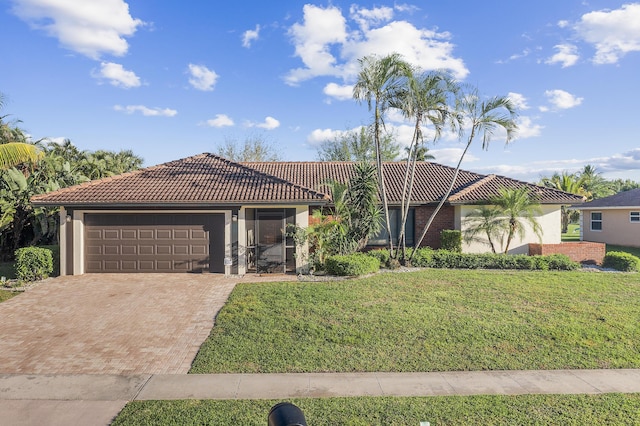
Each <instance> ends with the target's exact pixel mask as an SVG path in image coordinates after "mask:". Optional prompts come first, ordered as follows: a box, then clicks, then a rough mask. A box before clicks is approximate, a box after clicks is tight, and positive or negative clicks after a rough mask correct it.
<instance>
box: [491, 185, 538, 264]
mask: <svg viewBox="0 0 640 426" xmlns="http://www.w3.org/2000/svg"><path fill="white" fill-rule="evenodd" d="M491 202H492V203H493V204H494V205H495V206H496V208H497V210H498V211H500V212H501V215H503V216H506V220H505V221H504V222H503V223H504V226H505V227H506V229H505V231H506V245H505V248H504V253H505V254H507V253H508V252H509V246H510V245H511V242H512V241H513V238H514V237H515V236H516V235H518V236H519V237H520V238H524V236H525V234H526V232H525V229H526V227H527V225H529V226H530V227H531V229H532V230H533V232H534V233H535V234H536V236H537V237H538V238H539V239H540V240H541V239H542V227H541V226H540V224H539V223H538V220H537V219H536V216H537V215H540V214H541V213H542V212H541V210H540V205H539V204H538V203H537V202H536V201H535V200H534V199H532V198H531V196H530V195H529V190H528V189H527V188H517V189H515V188H501V189H500V195H498V196H496V197H494V198H492V199H491Z"/></svg>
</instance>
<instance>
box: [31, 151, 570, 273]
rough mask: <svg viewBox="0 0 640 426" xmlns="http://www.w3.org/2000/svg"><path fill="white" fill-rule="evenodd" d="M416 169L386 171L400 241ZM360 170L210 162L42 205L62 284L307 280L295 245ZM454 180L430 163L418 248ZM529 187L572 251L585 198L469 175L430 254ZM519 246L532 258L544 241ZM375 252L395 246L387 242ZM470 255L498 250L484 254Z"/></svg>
mask: <svg viewBox="0 0 640 426" xmlns="http://www.w3.org/2000/svg"><path fill="white" fill-rule="evenodd" d="M405 167H406V165H405V163H404V162H390V163H385V164H384V172H385V180H386V185H387V192H388V199H389V204H390V206H391V219H392V232H393V233H394V234H395V235H396V236H397V230H398V228H399V219H400V218H399V214H398V213H399V206H400V202H401V200H400V197H399V194H401V191H402V184H403V178H404V170H405ZM352 172H353V163H349V162H264V163H236V162H233V161H229V160H227V159H225V158H222V157H219V156H216V155H213V154H208V153H205V154H200V155H196V156H192V157H188V158H184V159H181V160H177V161H172V162H169V163H165V164H161V165H158V166H153V167H149V168H145V169H140V170H137V171H134V172H130V173H125V174H122V175H118V176H113V177H108V178H104V179H100V180H96V181H91V182H87V183H83V184H80V185H76V186H72V187H69V188H64V189H60V190H58V191H55V192H50V193H48V194H43V195H37V196H34V197H33V198H32V202H33V204H34V205H37V206H60V207H61V209H60V259H61V265H60V266H61V267H60V270H61V274H63V275H77V274H83V273H100V272H181V271H184V272H214V273H225V274H241V275H242V274H245V273H247V272H258V273H261V272H280V273H284V272H296V271H301V270H303V269H304V268H305V266H306V265H305V264H304V259H305V258H306V256H304V253H296V252H297V251H302V252H305V251H306V250H307V247H301V248H300V247H296V246H295V244H294V242H293V239H292V238H290V237H287V236H286V231H285V230H286V228H287V225H289V224H291V225H298V226H301V227H307V226H308V224H309V217H310V215H311V214H312V212H313V210H314V209H319V208H324V207H331V197H330V194H329V193H328V189H327V187H326V183H327V182H329V181H331V180H336V181H341V182H347V181H348V180H349V177H350V176H351V174H352ZM453 173H454V169H453V168H451V167H447V166H443V165H440V164H436V163H430V162H420V163H419V164H418V166H417V170H416V174H415V185H414V190H413V197H412V203H411V211H410V216H409V220H408V223H407V229H406V233H407V240H408V243H409V244H413V241H414V239H417V237H418V236H419V234H420V232H421V230H422V228H423V226H424V224H425V223H426V221H427V220H428V218H429V215H430V214H431V212H432V211H433V210H434V208H435V206H436V205H437V203H438V201H439V200H440V198H441V197H442V195H443V194H444V193H445V192H446V189H447V188H448V186H449V184H450V182H451V178H452V176H453ZM523 186H524V187H527V188H529V189H530V190H531V192H532V193H533V194H534V195H535V196H536V197H537V198H538V200H539V202H540V203H541V205H542V214H541V216H540V217H539V218H538V220H539V222H540V224H541V225H542V227H543V229H544V240H543V242H544V243H559V242H560V206H561V205H563V204H574V203H577V202H580V200H581V199H580V197H577V196H575V195H572V194H568V193H565V192H562V191H558V190H554V189H550V188H544V187H540V186H537V185H533V184H529V183H526V182H521V181H517V180H514V179H509V178H506V177H503V176H497V175H482V174H478V173H472V172H468V171H460V174H459V176H458V179H457V181H456V185H455V187H454V189H453V191H452V192H451V195H450V196H449V198H448V200H447V202H446V204H445V205H444V206H443V208H442V210H441V211H440V213H439V214H438V216H437V217H436V220H435V221H434V223H433V225H432V227H431V229H430V231H429V233H428V234H427V237H426V238H425V240H424V241H423V245H428V246H431V247H434V248H437V247H439V244H440V231H441V230H443V229H461V230H464V220H463V219H464V217H465V215H466V214H467V213H468V212H469V211H470V210H471V209H473V208H474V207H475V206H476V205H477V204H478V203H481V202H483V201H485V200H487V199H489V198H490V197H491V196H493V195H496V194H497V193H498V191H499V189H500V188H502V187H516V188H517V187H523ZM527 238H528V239H527V240H522V241H515V242H514V243H513V247H514V250H513V252H514V253H526V252H527V249H528V243H529V242H538V240H537V238H536V237H535V236H534V234H533V233H531V232H530V233H528V235H527ZM370 244H371V245H373V246H375V245H380V246H384V245H385V238H384V235H380V236H378V237H375V238H372V239H371V241H370ZM464 250H465V251H487V247H486V246H484V245H482V244H479V243H473V244H470V245H466V246H465V247H464Z"/></svg>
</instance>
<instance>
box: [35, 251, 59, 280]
mask: <svg viewBox="0 0 640 426" xmlns="http://www.w3.org/2000/svg"><path fill="white" fill-rule="evenodd" d="M38 247H40V248H44V249H48V250H51V258H52V259H53V272H51V276H52V277H57V276H59V275H60V246H59V245H58V244H51V245H46V246H38Z"/></svg>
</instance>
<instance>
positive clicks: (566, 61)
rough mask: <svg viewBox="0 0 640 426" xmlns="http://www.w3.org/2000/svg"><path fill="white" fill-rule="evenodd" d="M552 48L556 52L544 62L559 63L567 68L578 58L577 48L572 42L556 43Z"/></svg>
mask: <svg viewBox="0 0 640 426" xmlns="http://www.w3.org/2000/svg"><path fill="white" fill-rule="evenodd" d="M554 48H555V49H556V50H557V52H556V53H555V54H554V55H553V56H551V57H550V58H549V59H547V60H546V61H545V63H546V64H560V65H561V66H562V68H567V67H570V66H572V65H575V64H576V62H578V59H580V55H578V48H577V47H576V46H575V45H573V44H558V45H555V46H554Z"/></svg>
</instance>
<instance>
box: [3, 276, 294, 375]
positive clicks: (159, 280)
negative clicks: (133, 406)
mask: <svg viewBox="0 0 640 426" xmlns="http://www.w3.org/2000/svg"><path fill="white" fill-rule="evenodd" d="M257 278H258V279H254V278H253V277H251V278H250V277H245V278H244V279H243V278H239V277H238V278H233V277H231V278H229V277H224V276H222V275H216V274H88V275H82V276H68V277H58V278H55V279H50V280H47V281H45V282H43V283H42V284H40V285H38V286H37V287H36V288H33V289H31V290H28V291H27V292H25V293H24V294H21V295H19V296H17V297H14V298H12V299H10V300H8V301H5V302H3V303H0V373H4V374H183V373H187V372H188V370H189V368H190V366H191V362H192V361H193V359H194V357H195V355H196V353H197V351H198V348H199V347H200V345H201V344H202V342H203V341H204V340H205V339H206V337H207V336H208V335H209V332H210V331H211V327H212V326H213V323H214V318H215V315H216V314H217V312H218V311H219V310H220V308H221V307H222V306H223V305H224V303H225V302H226V300H227V297H228V296H229V294H230V292H231V290H233V288H234V286H235V284H236V283H237V282H239V281H247V282H251V281H259V280H260V278H259V277H257ZM287 278H288V277H287Z"/></svg>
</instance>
